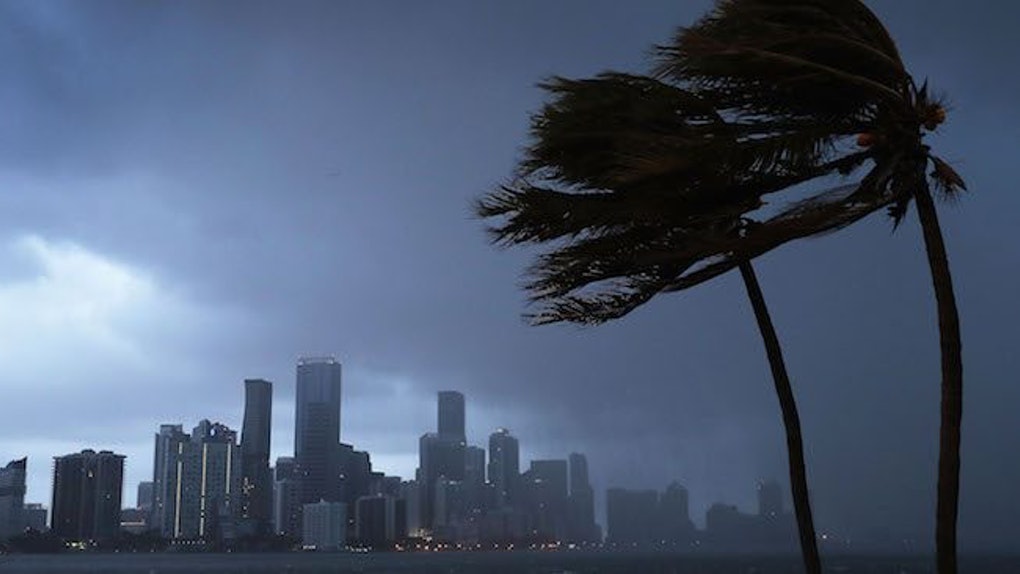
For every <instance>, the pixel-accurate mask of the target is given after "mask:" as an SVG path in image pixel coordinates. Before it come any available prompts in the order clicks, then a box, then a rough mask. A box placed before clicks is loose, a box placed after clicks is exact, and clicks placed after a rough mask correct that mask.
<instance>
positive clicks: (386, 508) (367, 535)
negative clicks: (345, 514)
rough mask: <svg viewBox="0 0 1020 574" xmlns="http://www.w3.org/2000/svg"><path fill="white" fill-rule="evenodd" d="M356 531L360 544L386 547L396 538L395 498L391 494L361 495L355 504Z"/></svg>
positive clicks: (371, 546)
mask: <svg viewBox="0 0 1020 574" xmlns="http://www.w3.org/2000/svg"><path fill="white" fill-rule="evenodd" d="M355 508H356V510H355V514H356V520H355V524H356V533H357V536H356V538H357V540H358V542H359V543H360V544H362V545H364V546H368V547H370V548H386V547H388V546H389V545H391V544H392V543H393V542H394V541H395V540H396V539H397V500H396V499H395V498H393V497H392V496H362V497H361V498H359V499H358V501H357V504H356V507H355Z"/></svg>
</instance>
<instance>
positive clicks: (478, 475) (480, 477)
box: [464, 446, 485, 513]
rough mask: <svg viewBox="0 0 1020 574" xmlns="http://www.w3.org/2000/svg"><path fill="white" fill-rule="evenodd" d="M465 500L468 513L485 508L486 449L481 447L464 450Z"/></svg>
mask: <svg viewBox="0 0 1020 574" xmlns="http://www.w3.org/2000/svg"><path fill="white" fill-rule="evenodd" d="M464 500H465V502H466V503H467V511H468V512H473V513H480V512H481V511H482V510H484V508H485V449H484V448H482V447H479V446H469V447H467V448H466V449H465V450H464Z"/></svg>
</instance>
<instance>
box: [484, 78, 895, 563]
mask: <svg viewBox="0 0 1020 574" xmlns="http://www.w3.org/2000/svg"><path fill="white" fill-rule="evenodd" d="M543 87H544V88H545V89H546V90H547V91H548V92H550V93H551V94H552V96H553V101H552V102H551V103H549V104H547V105H546V106H545V108H544V109H543V110H542V111H541V112H540V113H539V114H537V115H536V116H535V118H534V120H533V140H534V141H533V143H532V145H531V146H530V147H528V149H527V150H526V157H525V159H524V161H523V162H522V163H521V173H520V178H519V179H518V180H517V181H516V182H515V183H514V184H512V185H510V186H505V187H503V188H501V189H500V190H498V191H496V192H494V193H492V194H489V195H488V196H487V197H485V198H483V199H482V200H481V201H480V202H479V204H478V206H477V212H478V214H479V215H481V216H482V217H485V218H496V219H499V220H500V223H497V224H494V225H493V226H491V227H490V232H491V234H492V236H493V239H494V240H495V241H496V242H497V243H499V244H503V245H514V244H522V243H539V244H553V246H554V247H553V248H552V250H551V251H549V252H547V253H545V254H543V255H541V256H540V257H539V258H538V260H537V261H536V263H535V264H534V265H533V266H532V267H531V269H530V275H531V278H532V279H531V281H530V282H529V283H528V284H527V286H526V288H527V289H528V291H529V292H530V294H531V300H532V302H533V303H535V304H538V305H539V306H540V308H539V310H538V311H537V312H535V313H532V314H530V315H528V318H529V319H530V320H531V321H532V322H533V323H536V324H547V323H555V322H561V321H568V322H574V323H581V324H598V323H602V322H605V321H608V320H611V319H616V318H619V317H622V316H624V315H626V314H627V313H629V312H631V311H633V310H634V309H636V308H637V307H639V306H640V305H642V304H643V303H645V302H646V301H648V300H649V299H651V298H652V297H654V296H655V295H656V294H658V293H663V292H670V291H677V290H681V289H686V288H688V287H691V286H693V285H697V284H699V283H701V282H703V281H706V280H708V279H710V278H712V277H715V276H716V275H718V274H719V273H720V271H719V268H720V265H723V266H725V265H726V264H728V263H729V262H733V261H735V262H737V265H736V266H737V267H739V270H740V274H741V277H742V278H743V280H744V284H745V287H746V289H747V294H748V298H749V299H750V302H751V306H752V309H753V311H754V316H755V318H756V320H757V323H758V328H759V331H760V332H761V336H762V339H763V341H764V343H765V350H766V354H767V357H768V360H769V365H770V368H771V371H772V377H773V381H774V385H775V390H776V394H777V396H778V398H779V403H780V407H781V411H782V419H783V424H784V428H785V431H786V442H787V450H788V454H789V456H788V460H789V472H790V482H791V487H792V488H791V489H792V492H793V500H794V507H795V511H796V516H797V523H798V527H799V534H800V542H801V549H802V552H803V555H804V562H805V567H806V570H807V572H809V573H811V574H815V573H819V572H821V564H820V559H819V554H818V547H817V541H816V540H817V539H816V536H815V531H814V526H813V520H812V516H811V508H810V502H809V498H808V488H807V473H806V465H805V462H804V453H803V451H804V449H803V439H802V436H801V428H800V420H799V414H798V411H797V405H796V401H795V398H794V394H793V390H792V387H791V385H790V380H789V376H788V374H787V371H786V366H785V364H784V361H783V355H782V350H781V348H780V345H779V339H778V336H777V335H776V331H775V328H774V326H773V324H772V320H771V317H770V315H769V312H768V308H767V306H766V304H765V298H764V295H763V294H762V291H761V287H760V285H759V283H758V280H757V277H756V275H755V272H754V268H753V266H752V264H751V256H753V255H748V256H743V255H741V254H740V253H738V251H737V250H738V248H739V247H740V246H743V245H744V244H745V243H746V242H748V241H749V239H750V240H752V241H751V243H750V244H749V245H753V246H759V245H760V244H764V243H765V241H764V238H773V237H775V236H777V232H778V236H779V237H783V236H784V234H789V233H790V232H791V231H794V232H802V231H803V230H804V229H808V230H809V233H816V232H821V231H824V230H826V229H830V228H834V227H838V226H840V225H845V224H847V223H849V222H850V221H851V220H852V219H853V218H855V217H859V216H860V215H863V214H866V213H869V212H870V210H873V209H874V205H873V202H865V203H862V205H864V206H867V209H862V208H861V207H848V206H844V205H842V204H840V203H839V202H838V201H832V200H831V198H830V197H829V195H825V196H823V198H824V199H828V200H829V201H828V203H827V202H826V201H823V198H815V199H813V200H811V201H806V202H801V203H797V204H795V205H793V206H791V207H790V208H789V209H787V210H786V211H785V212H783V213H781V214H780V215H778V216H776V217H774V218H772V219H771V220H768V221H765V222H762V223H758V222H755V221H754V220H752V219H751V218H750V217H749V216H748V215H747V214H749V213H750V212H753V211H756V210H758V209H759V208H760V207H761V206H762V200H761V196H762V195H764V194H766V193H769V192H772V191H777V190H780V189H784V188H786V187H789V186H791V185H795V184H797V183H798V182H802V181H805V180H806V179H810V178H811V177H814V176H820V175H823V174H831V173H833V172H837V171H839V170H846V169H849V168H851V167H852V166H853V165H855V164H857V163H859V162H860V161H862V160H863V158H864V155H863V154H861V153H858V154H851V155H849V156H848V157H846V158H839V159H838V160H836V161H834V162H828V163H818V164H816V165H813V166H811V167H810V168H807V167H805V168H804V169H802V170H800V171H793V170H790V169H780V168H777V169H774V170H773V171H772V172H770V173H756V172H754V171H752V170H751V169H750V168H751V167H753V165H754V163H756V162H757V161H759V159H758V158H760V157H762V156H763V155H768V154H769V153H771V151H770V149H771V147H772V145H773V144H772V142H770V141H768V140H764V139H763V140H748V139H746V138H740V137H739V129H737V128H739V126H734V125H732V124H731V123H729V122H727V121H725V120H724V119H723V117H722V116H721V115H720V114H719V113H718V112H717V111H716V109H715V108H714V107H713V105H712V103H711V102H710V101H708V100H706V99H705V98H702V97H700V96H699V95H697V94H695V93H693V92H690V91H688V90H684V89H682V88H679V87H676V86H672V85H669V84H666V83H663V82H660V81H658V80H655V79H653V78H648V77H642V76H634V75H627V74H614V73H607V74H603V75H600V76H598V77H596V78H594V79H590V80H581V81H572V80H566V79H563V78H556V79H554V80H552V81H550V82H548V83H546V84H543ZM536 180H537V181H539V182H541V183H534V181H536ZM844 195H845V192H844ZM879 200H880V201H883V200H882V199H881V198H880V197H879ZM830 203H831V204H833V205H836V206H837V207H838V209H836V210H833V209H832V207H831V206H830V205H829V204H830ZM819 215H821V217H820V216H819ZM773 241H774V239H773ZM746 251H747V252H748V253H751V250H750V249H746ZM726 270H728V268H727V269H726Z"/></svg>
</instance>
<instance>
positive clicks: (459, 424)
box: [438, 391, 466, 440]
mask: <svg viewBox="0 0 1020 574" xmlns="http://www.w3.org/2000/svg"><path fill="white" fill-rule="evenodd" d="M438 430H439V436H441V437H444V438H446V437H450V438H459V439H460V440H465V437H466V435H465V434H464V395H463V394H461V393H459V392H457V391H439V428H438Z"/></svg>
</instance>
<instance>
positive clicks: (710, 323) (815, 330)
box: [0, 0, 1020, 548]
mask: <svg viewBox="0 0 1020 574" xmlns="http://www.w3.org/2000/svg"><path fill="white" fill-rule="evenodd" d="M870 4H871V5H872V6H873V8H874V9H875V10H876V12H877V13H878V14H879V16H880V17H882V18H883V20H884V21H885V22H886V24H887V26H888V27H889V28H890V30H891V32H892V34H893V36H894V37H896V38H897V39H898V41H899V44H900V48H901V51H902V52H903V54H904V58H905V60H906V61H907V63H908V65H909V67H910V68H911V69H912V71H913V73H914V74H915V75H916V76H920V77H924V76H927V77H930V79H931V81H932V84H933V86H934V87H935V88H936V90H937V91H942V92H945V93H946V94H947V95H948V96H949V100H950V102H951V103H952V110H951V114H950V118H949V122H948V124H946V125H945V126H944V127H943V128H942V129H941V130H940V132H939V134H937V135H936V136H935V137H934V138H933V139H932V144H933V146H934V147H935V149H936V150H939V151H940V153H941V155H942V156H943V157H945V158H947V159H949V160H950V161H951V162H953V163H954V165H955V166H957V168H958V169H959V171H960V172H961V173H962V174H963V175H964V176H965V178H966V179H967V181H968V184H969V185H970V189H971V191H970V192H969V193H968V194H966V195H965V196H964V197H963V198H962V199H961V200H960V201H959V202H958V203H956V204H947V205H943V207H942V210H941V216H942V219H943V226H944V229H945V232H946V234H947V241H948V245H949V252H950V258H951V264H952V269H953V272H954V274H955V280H956V288H957V295H958V300H959V305H960V311H961V315H962V322H963V337H964V364H965V384H966V395H965V415H964V416H965V424H964V459H963V462H964V469H963V499H962V509H961V512H962V514H961V523H960V524H961V537H962V540H963V542H964V544H965V545H968V546H970V547H972V548H973V547H979V546H980V547H999V548H1004V547H1009V546H1010V544H1011V543H1012V542H1015V540H1016V539H1017V538H1018V537H1020V488H1018V486H1017V485H1020V416H1018V415H1017V413H1018V412H1020V385H1018V384H1017V383H1018V382H1020V381H1018V379H1017V373H1018V371H1020V353H1018V352H1017V345H1018V343H1020V305H1017V303H1016V296H1017V293H1020V242H1018V241H1017V240H1016V237H1015V223H1016V216H1017V213H1020V195H1018V194H1017V193H1015V191H1014V190H1013V187H1014V186H1015V183H1014V180H1015V179H1016V178H1015V172H1014V171H1013V170H1014V168H1015V166H1016V158H1017V155H1016V154H1017V152H1018V150H1020V136H1018V134H1020V114H1018V113H1017V108H1016V102H1017V101H1018V99H1020V78H1018V76H1017V75H1016V74H1015V73H1013V68H1014V66H1015V61H1016V59H1017V56H1018V55H1020V50H1018V47H1020V42H1018V41H1017V40H1016V39H1015V24H1016V22H1018V21H1020V8H1018V6H1015V5H1013V4H1010V3H1004V2H992V1H991V0H986V1H977V2H968V3H961V2H951V1H949V0H940V1H922V0H911V1H903V0H896V1H893V0H874V1H872V2H871V3H870ZM709 5H710V2H708V1H689V2H676V1H675V0H661V1H658V0H657V1H651V0H647V1H642V2H626V3H625V2H617V1H615V0H560V1H558V2H546V1H544V0H527V1H515V2H495V1H492V2H478V1H475V0H464V1H452V0H444V1H439V2H430V3H417V2H398V1H395V0H392V1H391V0H385V1H377V2H311V1H304V2H288V3H284V2H245V3H241V2H227V1H220V2H200V1H185V2H144V3H141V2H137V3H129V2H112V1H93V2H70V1H67V2H55V1H39V0H25V1H12V0H3V1H0V464H3V463H5V462H6V461H7V460H10V459H13V458H20V457H21V456H23V455H28V457H29V492H28V497H27V499H28V500H30V501H39V502H44V503H46V504H47V505H49V496H50V472H51V457H52V456H54V455H59V454H66V453H69V452H73V451H76V450H80V449H82V448H87V447H88V448H95V449H99V448H103V449H113V450H115V451H117V452H121V453H124V454H126V455H127V456H128V459H127V467H126V473H127V477H126V481H125V503H126V504H128V503H130V504H133V503H134V499H135V496H134V488H135V485H136V484H137V483H138V481H140V480H145V479H151V472H152V468H151V467H152V444H153V441H152V435H153V433H154V432H155V431H156V430H157V428H158V425H159V424H160V423H183V424H184V425H185V427H186V428H187V429H190V428H191V427H192V426H194V425H195V424H196V423H197V421H198V420H199V419H201V418H209V419H212V420H219V421H222V422H224V423H226V424H228V425H230V426H232V427H234V428H238V429H239V428H240V422H241V410H242V404H243V387H242V380H243V379H244V378H245V377H264V378H267V379H269V380H271V381H273V382H274V383H275V396H274V400H275V403H274V426H273V433H274V434H273V452H274V457H275V456H279V455H288V454H290V453H291V452H292V449H293V398H294V363H295V361H296V359H297V358H298V357H299V356H301V355H307V354H312V355H319V354H335V355H336V356H337V357H338V358H339V359H340V360H341V361H342V362H343V364H344V369H345V370H344V391H343V392H344V405H343V414H342V421H343V422H342V436H343V440H344V441H345V442H349V443H353V444H354V445H355V446H356V447H358V448H361V449H367V450H369V451H370V452H371V453H372V460H373V462H374V463H375V467H376V468H377V469H379V470H384V471H386V472H388V473H392V474H399V475H402V476H405V477H407V476H410V475H412V474H413V470H414V467H415V465H416V462H417V437H418V436H419V435H420V434H421V433H423V432H426V431H429V430H432V429H433V428H434V426H435V409H436V407H435V392H436V391H438V390H441V389H457V390H461V391H463V392H464V393H465V395H466V396H467V401H468V434H469V441H470V442H472V443H475V444H483V445H484V444H485V443H486V440H487V436H488V434H489V432H491V431H492V430H493V429H494V428H496V427H498V426H505V427H508V428H510V429H511V431H512V432H513V433H514V434H515V435H517V436H518V437H519V438H520V440H521V444H522V450H523V453H522V458H524V459H525V461H526V460H529V459H531V458H551V457H559V458H562V457H565V456H566V455H567V454H568V453H570V452H572V451H579V452H584V453H586V454H587V455H588V457H589V459H590V463H591V468H592V475H593V480H594V482H595V486H596V489H597V490H599V491H600V490H601V489H604V488H606V487H608V486H625V487H641V488H659V489H661V488H663V487H664V486H665V485H666V484H667V483H668V482H670V481H671V480H674V479H676V480H679V481H681V482H682V483H684V484H685V485H687V487H688V488H689V490H690V492H691V499H692V514H693V518H694V520H695V522H696V523H698V524H703V517H704V510H705V509H706V508H707V506H708V505H709V504H711V503H712V502H715V501H720V500H725V501H729V502H732V503H735V504H738V505H740V506H741V507H743V508H744V509H746V510H751V509H752V505H753V502H754V485H755V483H756V481H758V480H759V479H761V478H771V477H775V478H778V479H780V480H782V481H783V482H784V483H785V482H786V480H785V453H784V448H783V435H782V429H781V425H780V418H779V409H778V404H777V402H776V399H775V398H774V396H773V394H772V391H771V388H772V386H771V379H770V378H769V374H768V369H767V365H766V361H765V356H764V353H763V350H762V345H761V342H760V340H759V338H758V333H757V330H756V328H755V325H754V321H753V318H752V315H751V312H750V309H749V306H748V304H747V301H746V298H745V296H744V292H743V288H742V285H741V284H740V282H739V279H738V278H737V277H735V276H733V275H727V276H724V277H722V278H721V279H719V280H717V281H715V282H713V283H711V284H707V285H703V286H701V287H699V288H697V289H695V290H692V291H689V292H687V293H683V294H679V295H669V296H664V297H661V298H659V299H657V300H654V301H653V302H651V303H650V304H648V305H646V306H645V307H644V308H643V309H641V310H639V311H638V312H635V313H634V314H633V315H632V316H629V317H627V318H626V319H624V320H621V321H618V322H616V323H614V324H609V325H605V326H602V327H599V328H594V329H579V328H576V327H570V326H559V327H545V328H533V327H527V326H526V325H524V323H523V322H522V321H521V319H520V313H521V312H522V311H523V310H524V307H523V304H524V296H523V294H522V293H521V292H520V290H519V285H520V273H521V271H522V268H523V266H524V265H525V264H526V263H527V261H528V258H529V255H530V254H529V253H528V252H527V251H509V252H507V251H499V250H496V249H493V248H492V247H490V246H489V245H488V244H487V242H486V238H485V237H484V234H483V233H482V226H481V224H480V223H479V222H478V221H476V220H473V219H472V217H471V214H470V209H469V203H470V201H471V200H472V199H473V198H475V197H477V196H478V195H479V194H481V193H483V192H485V191H487V190H490V189H492V188H493V187H494V186H496V185H498V184H500V183H502V182H505V181H506V180H507V179H508V177H509V176H510V174H511V171H512V169H513V166H514V162H515V160H516V159H518V158H519V157H520V150H521V147H522V146H523V145H524V143H525V141H526V135H527V126H528V115H529V113H531V112H533V111H534V110H536V109H537V108H538V106H539V105H540V104H541V102H542V97H543V96H542V93H541V92H540V91H539V90H538V89H537V88H536V87H535V83H536V82H537V81H539V80H541V79H543V78H545V77H548V76H550V75H552V74H561V75H567V76H574V77H583V76H588V75H591V74H594V73H597V72H599V71H602V70H605V69H610V68H612V69H617V70H624V71H642V70H644V69H646V66H647V64H648V49H649V47H650V46H651V45H652V44H654V43H656V42H665V41H666V40H668V38H669V37H670V35H671V33H672V32H673V30H674V28H675V27H676V26H678V25H681V24H685V23H690V22H692V21H693V20H694V19H695V18H696V17H697V16H698V15H700V14H701V13H703V12H704V10H705V9H706V8H707V7H708V6H709ZM758 269H759V273H760V278H761V280H762V283H763V287H764V289H765V292H766V297H767V298H768V301H769V303H770V305H771V308H772V311H773V315H774V319H775V321H776V324H777V327H778V329H779V332H780V336H781V339H782V341H783V343H784V345H785V351H786V353H787V360H788V365H789V368H790V370H791V374H792V377H793V382H794V386H795V390H796V392H797V396H798V399H799V401H800V407H801V416H802V420H803V423H804V430H805V435H806V440H807V449H808V463H809V478H810V481H811V488H812V496H813V499H814V502H815V506H816V515H817V523H818V524H819V531H820V532H832V533H834V534H838V535H841V536H848V537H853V538H854V539H862V540H863V539H868V538H869V537H871V538H876V537H883V536H885V537H891V538H896V539H910V540H913V542H912V544H914V545H915V546H916V547H921V548H923V547H925V546H926V545H928V544H929V540H930V539H931V537H932V536H931V531H932V528H933V527H932V515H933V512H934V510H933V509H934V485H935V458H936V452H937V425H938V416H937V415H938V383H939V370H938V343H937V330H936V319H935V313H934V303H933V297H932V293H931V286H930V282H929V277H928V271H927V266H926V263H925V259H924V252H923V249H922V243H921V237H920V233H919V229H918V226H917V225H916V221H915V220H914V218H913V214H911V217H909V218H908V220H907V221H906V222H905V223H904V224H903V225H902V226H901V227H900V228H899V229H898V230H896V231H895V232H893V230H892V227H891V224H890V222H889V221H888V220H887V219H886V218H884V217H883V216H881V215H876V216H873V217H872V218H870V219H867V220H865V221H864V222H863V223H860V224H858V225H857V226H856V227H855V228H853V229H851V230H848V231H844V232H842V233H840V234H838V235H835V236H830V237H826V238H822V239H817V240H812V241H808V242H804V243H801V244H797V245H791V246H787V247H784V248H783V249H781V250H779V251H777V252H774V253H772V254H770V255H768V256H767V257H765V258H763V259H762V260H760V262H759V263H758ZM522 466H526V462H522ZM598 498H599V506H600V507H601V506H602V503H603V501H604V499H603V497H602V496H599V497H598Z"/></svg>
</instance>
